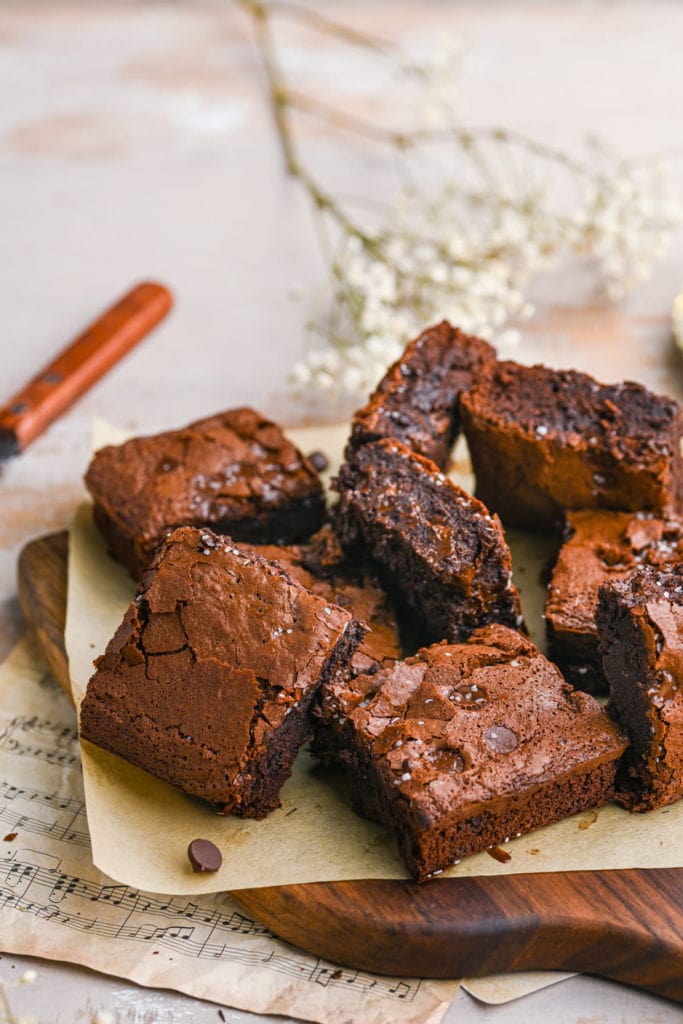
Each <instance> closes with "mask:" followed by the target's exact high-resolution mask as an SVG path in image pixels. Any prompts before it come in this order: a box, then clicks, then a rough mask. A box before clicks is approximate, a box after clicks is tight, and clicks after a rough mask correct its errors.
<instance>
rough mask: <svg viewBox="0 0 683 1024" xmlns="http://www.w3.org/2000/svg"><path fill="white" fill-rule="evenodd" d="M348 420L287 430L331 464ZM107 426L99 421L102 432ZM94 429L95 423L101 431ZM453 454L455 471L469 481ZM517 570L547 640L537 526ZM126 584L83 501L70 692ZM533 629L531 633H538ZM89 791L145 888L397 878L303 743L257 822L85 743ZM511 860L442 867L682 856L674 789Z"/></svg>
mask: <svg viewBox="0 0 683 1024" xmlns="http://www.w3.org/2000/svg"><path fill="white" fill-rule="evenodd" d="M346 432H347V427H346V426H340V427H337V428H326V429H324V430H321V429H320V428H308V429H306V430H299V431H294V430H293V431H290V434H291V436H292V437H293V439H294V440H295V441H296V442H297V443H298V444H299V445H300V447H301V448H302V449H303V450H304V451H311V450H313V449H322V450H323V451H325V452H326V454H328V456H330V457H331V461H332V467H331V470H333V469H334V464H335V462H336V461H337V459H338V457H339V455H340V453H341V450H342V448H343V444H344V440H345V437H346ZM105 434H106V431H105ZM103 436H104V435H103V432H102V429H101V428H100V430H99V432H98V443H102V440H103ZM459 456H460V452H456V472H455V473H454V477H455V479H457V480H458V482H459V483H461V484H463V485H464V486H466V487H468V488H470V487H471V478H470V476H469V474H468V467H467V465H466V464H465V463H464V462H463V461H462V458H461V457H459ZM509 540H510V543H511V547H512V551H513V563H514V566H515V579H516V582H517V583H518V585H519V586H520V589H521V591H522V600H523V604H524V608H525V613H526V615H527V619H528V622H529V625H530V627H531V630H532V635H534V639H535V640H536V641H537V642H539V643H541V644H542V643H543V636H542V628H541V618H540V613H541V609H542V604H543V598H544V587H543V585H542V583H541V573H542V570H543V568H544V566H545V565H546V563H547V560H548V558H549V557H550V556H551V555H552V550H553V547H552V544H551V543H550V542H548V541H546V540H544V539H542V538H535V537H530V536H525V535H521V534H510V535H509ZM132 593H133V584H132V582H131V580H130V579H129V578H128V576H127V574H126V573H125V571H124V570H123V569H121V568H120V567H119V566H117V565H116V564H115V563H114V562H113V561H112V560H111V559H110V558H109V556H108V555H107V553H106V551H105V549H104V546H103V544H102V543H101V541H100V538H99V535H98V533H97V531H96V529H95V527H94V525H93V522H92V517H91V514H90V509H89V507H88V506H87V505H84V506H83V507H82V508H81V509H79V511H78V513H77V515H76V517H75V520H74V524H73V529H72V532H71V543H70V557H69V593H68V614H67V627H66V641H67V650H68V654H69V661H70V666H71V674H72V683H73V690H74V696H75V698H76V701H77V703H79V702H80V700H81V698H82V695H83V693H84V690H85V687H86V685H87V681H88V678H89V676H90V674H91V671H92V659H93V657H94V656H95V655H97V654H99V653H100V652H101V651H102V650H103V649H104V647H105V645H106V643H107V641H108V640H109V638H110V637H111V635H112V634H113V632H114V630H115V629H116V627H117V626H118V624H119V622H120V620H121V617H122V615H123V612H124V609H125V607H126V606H127V604H128V602H129V601H130V599H131V596H132ZM539 634H540V635H539ZM82 758H83V773H84V784H85V798H86V804H87V812H88V823H89V826H90V834H91V840H92V849H93V858H94V861H95V864H96V865H97V867H98V868H99V869H100V870H101V871H103V872H105V873H106V874H107V875H109V876H111V877H112V878H114V879H116V881H118V882H121V883H125V884H126V885H129V886H134V887H136V888H141V889H145V890H148V891H153V892H164V893H173V894H176V895H178V894H188V895H189V894H198V893H207V892H215V891H219V890H226V889H227V890H231V889H232V890H237V889H241V888H252V887H258V886H266V885H286V884H291V883H301V882H314V881H329V880H342V879H354V878H355V879H358V878H402V877H406V874H405V870H404V868H403V865H402V864H401V862H400V860H399V859H398V856H397V854H396V851H395V848H394V845H393V842H392V841H391V839H390V838H389V836H388V835H387V833H386V832H385V831H384V830H383V829H381V828H380V827H379V826H377V825H375V824H372V823H370V822H367V821H364V820H362V819H361V818H358V817H357V816H356V815H355V814H353V812H352V811H351V810H350V808H349V804H348V801H347V798H346V795H345V790H344V783H343V778H340V776H338V775H336V774H334V773H331V772H325V771H323V770H321V769H319V768H317V767H316V766H315V765H314V763H313V762H312V760H311V759H310V757H309V756H308V755H307V754H306V753H305V752H302V753H301V755H300V756H299V758H298V759H297V761H296V764H295V768H294V772H293V775H292V778H291V779H290V780H289V781H288V782H287V783H286V785H285V787H284V788H283V791H282V804H283V806H282V808H281V809H280V810H278V811H276V812H274V813H273V814H271V815H269V817H268V818H267V819H266V820H265V821H261V822H256V821H240V820H239V819H237V818H230V817H219V816H217V815H215V814H214V813H213V812H212V811H211V810H210V809H209V808H208V807H204V806H202V805H201V804H199V803H198V802H197V801H193V800H190V799H188V798H186V797H184V796H183V795H182V794H181V793H178V792H176V791H175V790H174V789H172V788H171V787H170V786H168V785H166V784H165V783H162V782H159V781H158V780H157V779H154V778H153V777H152V776H149V775H147V774H145V773H144V772H141V771H140V770H138V769H136V768H134V767H133V766H131V765H129V764H127V763H126V762H124V761H122V760H120V759H119V758H117V757H114V756H113V755H111V754H107V753H106V752H104V751H101V750H99V749H98V748H96V747H93V746H92V745H90V744H87V743H84V744H83V745H82ZM196 836H204V837H206V838H207V839H211V840H213V842H215V843H216V844H217V845H218V846H219V848H220V849H221V850H222V852H223V867H222V868H221V870H220V871H219V872H217V873H216V874H214V875H201V874H197V875H195V874H193V873H192V872H191V870H190V867H189V864H188V862H187V858H186V855H185V851H186V849H187V845H188V842H189V841H190V840H191V839H194V838H195V837H196ZM506 848H507V850H508V851H509V853H510V854H511V858H512V859H511V861H510V862H509V863H507V864H501V863H499V862H498V861H496V860H493V858H491V857H490V856H488V855H487V854H485V853H483V854H479V855H477V856H475V857H469V858H467V859H465V860H463V861H462V862H461V863H460V864H458V865H455V866H453V867H452V868H450V869H449V870H448V871H447V872H445V873H444V875H443V876H441V877H449V876H451V877H452V876H467V875H481V874H485V875H491V874H496V875H501V874H514V873H516V872H534V871H572V870H590V869H593V870H596V869H606V868H633V867H673V866H681V865H683V801H682V802H680V803H679V804H677V805H676V806H674V807H669V808H664V809H661V810H658V811H653V812H650V813H649V814H647V815H631V814H628V813H627V812H626V811H624V810H623V809H621V808H619V807H617V806H616V805H611V804H610V805H607V806H605V807H603V808H600V809H598V810H597V811H589V812H586V813H584V814H582V815H578V816H576V817H574V818H570V819H567V820H566V821H563V822H559V823H558V824H556V825H552V826H549V827H547V828H545V829H541V830H539V831H537V832H534V833H532V834H530V835H527V836H523V837H521V838H520V839H517V840H514V841H512V842H511V843H510V844H509V845H508V846H507V847H506Z"/></svg>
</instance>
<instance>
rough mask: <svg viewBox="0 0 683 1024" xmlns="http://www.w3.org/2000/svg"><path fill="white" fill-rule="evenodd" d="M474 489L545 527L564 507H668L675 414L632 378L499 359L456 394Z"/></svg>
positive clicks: (674, 489)
mask: <svg viewBox="0 0 683 1024" xmlns="http://www.w3.org/2000/svg"><path fill="white" fill-rule="evenodd" d="M461 412H462V421H463V427H464V430H465V434H466V436H467V442H468V444H469V449H470V454H471V457H472V465H473V468H474V472H475V475H476V478H477V491H476V493H477V496H478V497H480V498H481V500H482V501H484V502H485V503H486V504H487V505H488V506H489V507H490V508H491V509H493V511H495V512H497V513H498V514H499V515H500V517H501V519H502V520H503V522H504V523H505V524H506V525H510V526H519V527H522V528H523V529H530V530H545V529H547V528H549V527H554V526H555V525H556V523H557V522H558V521H561V519H562V512H563V510H564V509H580V508H610V509H615V510H617V511H626V512H630V511H637V510H639V509H644V510H648V511H652V512H659V513H669V512H672V511H675V510H676V509H677V507H678V500H679V491H680V488H681V482H682V480H683V473H682V471H681V465H682V463H681V451H680V443H681V434H682V432H683V416H682V414H681V409H680V406H679V405H678V403H677V402H675V401H674V400H673V399H672V398H666V397H663V396H661V395H655V394H653V393H652V392H651V391H647V390H646V389H645V388H644V387H641V385H640V384H633V383H630V382H627V383H625V384H599V383H598V382H597V381H595V380H593V378H592V377H589V376H587V375H586V374H585V373H578V372H576V371H574V370H551V369H548V367H545V366H531V367H528V366H519V365H518V364H517V363H511V362H507V363H498V364H496V365H495V366H494V367H493V368H492V369H491V370H490V372H489V373H488V374H486V375H485V377H482V378H480V379H479V381H477V382H475V384H474V386H473V387H472V390H471V391H469V392H466V393H465V394H463V396H462V398H461Z"/></svg>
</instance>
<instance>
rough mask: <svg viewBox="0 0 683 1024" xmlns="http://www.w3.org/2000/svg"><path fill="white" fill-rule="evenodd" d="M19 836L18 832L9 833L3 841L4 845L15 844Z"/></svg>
mask: <svg viewBox="0 0 683 1024" xmlns="http://www.w3.org/2000/svg"><path fill="white" fill-rule="evenodd" d="M17 835H18V832H8V833H7V835H6V836H5V838H4V839H3V843H11V842H13V841H14V840H15V839H16V838H17Z"/></svg>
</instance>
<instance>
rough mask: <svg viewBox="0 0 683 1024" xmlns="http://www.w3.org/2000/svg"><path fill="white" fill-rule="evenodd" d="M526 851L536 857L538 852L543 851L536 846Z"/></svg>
mask: <svg viewBox="0 0 683 1024" xmlns="http://www.w3.org/2000/svg"><path fill="white" fill-rule="evenodd" d="M526 852H527V853H530V854H531V856H532V857H535V856H536V854H537V853H540V852H541V851H540V850H539V849H538V848H537V847H536V846H532V847H531V849H530V850H527V851H526Z"/></svg>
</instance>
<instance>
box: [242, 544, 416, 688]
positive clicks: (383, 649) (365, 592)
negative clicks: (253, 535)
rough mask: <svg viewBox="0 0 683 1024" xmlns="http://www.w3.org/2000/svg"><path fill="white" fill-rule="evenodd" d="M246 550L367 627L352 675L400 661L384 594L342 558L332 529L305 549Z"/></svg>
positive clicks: (361, 570) (394, 623)
mask: <svg viewBox="0 0 683 1024" xmlns="http://www.w3.org/2000/svg"><path fill="white" fill-rule="evenodd" d="M243 546H244V545H241V544H238V545H237V547H243ZM251 550H253V551H256V552H257V553H258V554H260V555H261V556H262V557H263V558H267V559H269V560H270V561H273V562H277V563H278V564H279V565H281V566H282V568H283V569H285V570H286V571H287V572H288V573H289V575H290V576H291V577H292V579H294V580H296V581H297V583H300V584H301V585H302V587H305V588H306V590H309V591H310V592H311V593H312V594H316V595H317V596H318V597H322V598H323V599H324V600H325V601H326V602H328V603H329V602H332V603H333V604H336V605H339V607H341V608H346V610H347V611H348V612H350V613H351V615H352V616H353V617H354V619H358V620H359V621H361V622H363V623H365V624H366V625H367V626H369V628H370V632H369V633H368V634H367V635H366V636H365V638H364V639H363V641H362V643H361V644H360V646H359V648H358V650H357V651H356V653H355V654H354V655H353V657H352V659H351V671H352V672H354V673H355V674H356V675H357V674H359V673H361V672H374V671H376V670H377V669H378V668H380V667H381V666H382V665H386V664H388V663H390V662H393V661H396V660H397V658H400V657H401V642H400V639H399V632H398V624H397V621H396V615H395V612H394V609H393V607H392V605H391V603H390V601H389V599H388V597H387V595H386V594H385V593H384V591H383V590H382V588H381V586H380V584H379V581H378V579H377V577H376V576H375V574H374V573H372V572H370V571H369V570H368V569H367V568H365V567H363V566H361V565H359V564H358V563H354V562H351V561H349V560H348V559H347V558H346V557H345V555H344V552H343V550H342V547H341V545H340V543H339V541H338V540H337V537H336V536H335V533H334V531H333V530H332V527H331V526H329V525H326V526H323V528H322V530H319V531H318V533H316V534H314V536H313V537H311V539H310V540H309V541H308V542H307V543H305V544H297V545H285V546H282V547H278V546H276V545H267V544H263V545H253V547H252V548H251Z"/></svg>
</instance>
